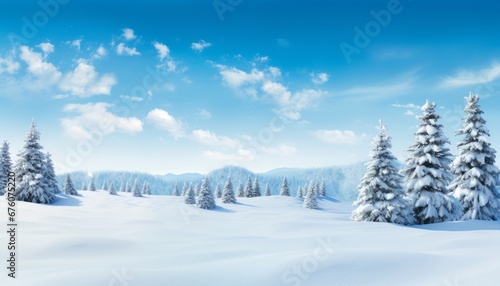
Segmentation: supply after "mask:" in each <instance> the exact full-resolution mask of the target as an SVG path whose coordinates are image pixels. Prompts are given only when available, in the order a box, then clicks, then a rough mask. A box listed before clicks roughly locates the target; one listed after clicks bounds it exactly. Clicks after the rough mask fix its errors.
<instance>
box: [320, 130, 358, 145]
mask: <svg viewBox="0 0 500 286" xmlns="http://www.w3.org/2000/svg"><path fill="white" fill-rule="evenodd" d="M314 135H315V136H316V138H318V139H319V140H321V141H323V142H327V143H330V144H347V145H353V144H358V143H359V142H361V141H363V140H365V139H366V138H367V135H366V134H364V133H363V134H361V135H356V133H354V131H351V130H317V131H315V132H314Z"/></svg>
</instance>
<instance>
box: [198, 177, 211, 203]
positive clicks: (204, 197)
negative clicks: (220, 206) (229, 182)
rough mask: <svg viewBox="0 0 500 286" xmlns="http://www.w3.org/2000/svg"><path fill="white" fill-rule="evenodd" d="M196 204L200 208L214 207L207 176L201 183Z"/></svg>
mask: <svg viewBox="0 0 500 286" xmlns="http://www.w3.org/2000/svg"><path fill="white" fill-rule="evenodd" d="M196 206H197V207H199V208H201V209H213V208H215V207H216V204H215V200H214V196H213V195H212V191H211V190H210V183H209V182H208V178H207V177H205V178H204V179H203V181H202V183H201V190H200V194H199V195H198V199H197V202H196Z"/></svg>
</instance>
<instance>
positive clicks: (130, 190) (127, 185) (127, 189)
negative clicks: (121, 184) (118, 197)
mask: <svg viewBox="0 0 500 286" xmlns="http://www.w3.org/2000/svg"><path fill="white" fill-rule="evenodd" d="M125 191H126V192H127V193H131V192H132V188H131V187H130V184H129V183H128V182H127V183H126V184H125Z"/></svg>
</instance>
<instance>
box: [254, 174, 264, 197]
mask: <svg viewBox="0 0 500 286" xmlns="http://www.w3.org/2000/svg"><path fill="white" fill-rule="evenodd" d="M252 189H253V195H252V197H260V196H262V194H261V192H260V185H259V177H257V176H255V181H254V183H253V188H252Z"/></svg>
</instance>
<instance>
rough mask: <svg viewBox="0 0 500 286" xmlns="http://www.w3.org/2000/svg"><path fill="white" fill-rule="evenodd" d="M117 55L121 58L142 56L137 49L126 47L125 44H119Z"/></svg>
mask: <svg viewBox="0 0 500 286" xmlns="http://www.w3.org/2000/svg"><path fill="white" fill-rule="evenodd" d="M116 53H117V54H118V55H120V56H122V55H125V56H138V55H140V54H141V53H139V52H138V51H137V50H136V49H135V47H134V48H129V47H126V46H125V44H124V43H119V44H118V46H116Z"/></svg>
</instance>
